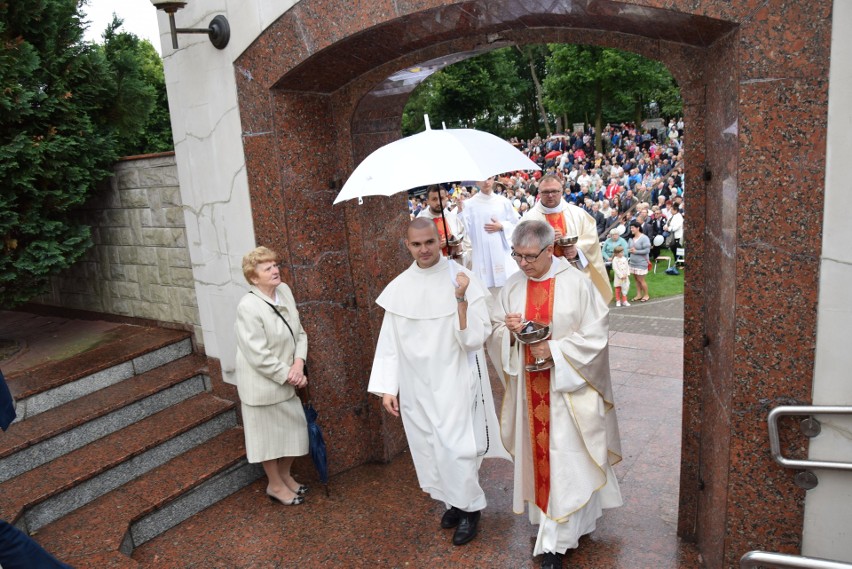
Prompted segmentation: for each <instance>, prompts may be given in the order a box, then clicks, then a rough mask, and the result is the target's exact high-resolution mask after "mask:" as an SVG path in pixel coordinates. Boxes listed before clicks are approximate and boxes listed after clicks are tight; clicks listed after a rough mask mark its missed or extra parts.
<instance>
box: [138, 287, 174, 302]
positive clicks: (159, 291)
mask: <svg viewBox="0 0 852 569" xmlns="http://www.w3.org/2000/svg"><path fill="white" fill-rule="evenodd" d="M139 291H140V294H141V297H142V300H147V301H148V302H154V303H158V304H164V303H168V302H169V289H168V287H165V286H162V285H158V284H148V283H140V284H139Z"/></svg>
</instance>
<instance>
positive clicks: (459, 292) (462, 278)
mask: <svg viewBox="0 0 852 569" xmlns="http://www.w3.org/2000/svg"><path fill="white" fill-rule="evenodd" d="M456 282H457V283H459V286H457V287H456V298H464V294H465V293H466V292H467V287H468V286H469V285H470V277H469V276H467V275H466V274H464V273H462V272H461V271H459V273H458V274H457V275H456Z"/></svg>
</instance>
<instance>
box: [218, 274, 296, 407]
mask: <svg viewBox="0 0 852 569" xmlns="http://www.w3.org/2000/svg"><path fill="white" fill-rule="evenodd" d="M250 290H251V292H250V293H249V294H247V295H245V296H244V297H243V298H242V300H240V303H239V304H238V305H237V321H236V323H235V324H234V328H235V330H236V335H237V359H236V378H237V391H238V392H239V394H240V400H241V401H242V402H243V403H245V404H246V405H272V404H274V403H281V402H282V401H286V400H287V399H290V398H291V397H294V396H295V395H296V390H295V388H294V387H293V386H292V385H290V384H289V383H287V373H288V372H289V371H290V366H292V365H293V362H294V361H295V358H302V359H303V360H305V359H306V358H307V355H308V336H307V334H305V331H304V330H303V329H302V325H301V322H300V321H299V313H298V311H297V310H296V301H295V299H294V298H293V293H292V292H291V291H290V287H288V286H287V285H286V284H284V283H282V284H280V285H278V288H277V289H276V292H277V296H278V301H277V302H273V301H272V300H271V299H270V298H269V297H268V296H266V295H264V294H263V293H262V292H260V291H259V290H258V289H257V288H256V287H254V286H252V287H250ZM264 300H266V301H268V302H270V303H272V304H274V305H275V307H276V308H277V309H278V312H280V313H281V315H282V316H283V317H284V318H285V319H286V320H287V323H288V324H289V325H290V328H292V329H293V334H294V335H295V337H296V342H293V335H291V334H290V332H289V330H287V326H286V325H285V324H284V322H282V321H281V318H279V317H278V315H276V314H275V312H274V311H273V310H272V308H270V307H269V305H267V304H266V302H264Z"/></svg>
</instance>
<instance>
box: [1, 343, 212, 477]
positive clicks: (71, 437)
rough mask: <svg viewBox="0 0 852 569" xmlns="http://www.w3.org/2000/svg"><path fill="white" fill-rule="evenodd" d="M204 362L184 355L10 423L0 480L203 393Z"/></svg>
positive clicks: (204, 360)
mask: <svg viewBox="0 0 852 569" xmlns="http://www.w3.org/2000/svg"><path fill="white" fill-rule="evenodd" d="M206 363H207V360H206V358H205V357H203V356H200V355H196V354H193V355H189V356H186V357H184V358H181V359H179V360H176V361H174V362H172V363H170V364H167V365H164V366H160V367H157V368H154V369H152V370H150V371H147V372H145V373H143V374H141V375H136V376H133V377H131V378H130V379H126V380H124V381H121V382H120V383H117V384H115V385H111V386H109V387H106V388H104V389H101V390H99V391H96V392H94V393H92V394H90V395H87V396H85V397H82V398H79V399H75V400H73V401H71V402H69V403H65V404H64V405H60V406H59V407H55V408H53V409H50V410H49V411H45V412H44V413H41V414H39V415H38V416H37V417H36V418H34V419H33V418H30V419H27V420H24V421H19V422H16V423H14V424H12V425H11V426H10V427H9V430H8V431H7V432H6V433H5V435H4V436H3V437H0V482H5V481H6V480H9V479H11V478H14V477H15V476H19V475H20V474H22V473H24V472H27V471H28V470H32V469H33V468H37V467H39V466H41V465H43V464H46V463H48V462H49V461H51V460H53V459H56V458H58V457H60V456H62V455H65V454H68V453H69V452H71V451H74V450H76V449H78V448H81V447H83V446H85V445H87V444H89V443H91V442H93V441H95V440H97V439H99V438H101V437H104V436H106V435H109V434H110V433H113V432H115V431H117V430H119V429H122V428H124V427H127V426H128V425H130V424H132V423H134V422H137V421H139V420H141V419H144V418H145V417H148V416H150V415H153V414H154V413H157V412H159V411H162V410H163V409H165V408H167V407H168V406H170V405H173V404H175V403H178V402H180V401H183V400H185V399H187V398H189V397H192V396H193V395H197V394H198V393H202V392H204V391H205V389H206V388H207V387H208V386H207V385H206V378H205V376H204V375H203V374H204V372H205V371H206Z"/></svg>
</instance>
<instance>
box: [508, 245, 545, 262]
mask: <svg viewBox="0 0 852 569" xmlns="http://www.w3.org/2000/svg"><path fill="white" fill-rule="evenodd" d="M548 247H549V245H545V246H544V247H542V248H541V251H539V252H538V255H521V254H520V253H518V252H517V251H515V248H514V247H512V252H511V253H510V254H511V255H512V258H513V259H515V261H518V262H520V261H521V260H523V261H524V262H526V263H535V262H536V260H537V259H538V258H539V257H541V254H542V253H544V250H545V249H547V248H548Z"/></svg>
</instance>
